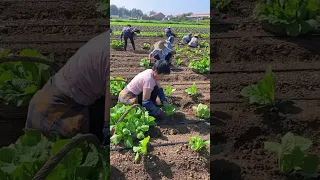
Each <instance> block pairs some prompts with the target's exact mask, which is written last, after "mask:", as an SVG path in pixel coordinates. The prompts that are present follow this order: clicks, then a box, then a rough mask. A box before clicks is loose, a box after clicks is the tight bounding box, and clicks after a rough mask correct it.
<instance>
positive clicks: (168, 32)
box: [164, 28, 172, 35]
mask: <svg viewBox="0 0 320 180" xmlns="http://www.w3.org/2000/svg"><path fill="white" fill-rule="evenodd" d="M164 33H165V34H166V35H172V31H171V29H169V28H166V29H165V30H164Z"/></svg>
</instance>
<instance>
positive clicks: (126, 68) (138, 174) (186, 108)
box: [110, 36, 210, 179]
mask: <svg viewBox="0 0 320 180" xmlns="http://www.w3.org/2000/svg"><path fill="white" fill-rule="evenodd" d="M118 38H119V37H117V36H112V39H115V40H117V39H118ZM159 40H163V38H159V37H152V38H151V37H148V38H147V37H138V38H137V40H136V41H135V44H136V49H137V51H136V52H133V51H132V47H131V43H130V41H129V42H128V51H127V52H124V51H115V50H112V51H111V76H114V77H117V76H121V77H123V78H125V79H127V80H131V79H132V78H133V77H134V76H135V75H137V74H138V73H139V72H141V71H143V70H144V69H145V68H144V67H140V66H139V62H140V60H141V59H143V58H147V57H148V53H149V52H150V51H148V50H143V49H142V45H143V43H151V45H153V43H155V42H157V41H159ZM204 40H206V41H207V42H208V39H204ZM177 41H179V40H178V39H176V41H175V42H177ZM180 47H181V48H182V46H180ZM199 57H201V56H199ZM180 58H181V59H182V61H183V62H184V65H181V66H179V67H176V68H172V72H171V74H170V75H169V76H168V77H166V78H165V79H164V80H163V81H162V86H163V87H166V86H167V85H171V86H173V88H175V89H176V91H174V92H172V95H171V96H172V97H169V102H171V103H172V104H173V105H175V106H176V107H179V108H180V109H179V111H177V112H176V113H175V114H174V115H173V116H172V117H171V119H170V120H168V121H167V122H157V123H159V124H158V125H157V126H155V127H153V128H151V129H150V130H149V132H148V134H149V135H150V136H151V139H150V142H149V143H150V144H152V145H156V146H157V147H150V148H149V149H148V155H147V156H144V157H143V159H142V161H141V162H140V163H135V162H134V156H135V154H134V153H133V152H132V151H127V150H123V151H112V152H111V154H110V163H111V177H112V179H118V178H117V177H116V176H117V174H118V173H121V174H122V177H125V178H127V179H209V177H210V176H209V168H210V164H209V153H197V152H195V151H193V150H191V149H190V147H189V146H188V142H189V138H190V137H192V136H199V137H201V138H202V139H203V140H209V139H210V124H209V122H208V121H206V120H199V118H197V117H196V116H195V111H194V110H193V109H192V106H196V105H198V104H199V103H203V104H207V105H209V100H210V96H209V89H210V84H209V83H210V81H209V77H208V75H205V74H197V73H195V72H193V71H192V70H191V69H190V68H188V64H189V61H190V60H189V58H188V56H187V55H181V57H180ZM194 58H195V59H196V56H195V57H194ZM174 61H175V60H174ZM173 64H174V63H173ZM194 82H195V83H196V87H197V92H198V93H201V94H202V96H199V98H198V99H194V98H191V97H189V96H188V95H187V93H186V92H185V89H187V88H190V87H191V86H192V84H193V83H194ZM181 122H184V123H190V124H181ZM179 123H180V124H179ZM160 124H161V125H160ZM180 142H182V143H183V142H185V143H186V144H174V143H180ZM170 143H173V144H170ZM116 147H117V146H112V148H116ZM207 149H209V146H208V147H207ZM120 179H121V178H120Z"/></svg>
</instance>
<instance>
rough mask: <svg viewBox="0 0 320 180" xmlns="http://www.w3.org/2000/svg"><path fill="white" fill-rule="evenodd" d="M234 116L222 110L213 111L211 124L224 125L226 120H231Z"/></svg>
mask: <svg viewBox="0 0 320 180" xmlns="http://www.w3.org/2000/svg"><path fill="white" fill-rule="evenodd" d="M231 119H232V116H231V115H230V114H228V113H225V112H222V111H213V112H212V111H211V116H210V124H211V125H215V126H224V125H225V124H226V123H225V121H228V120H231Z"/></svg>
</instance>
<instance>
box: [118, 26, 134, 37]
mask: <svg viewBox="0 0 320 180" xmlns="http://www.w3.org/2000/svg"><path fill="white" fill-rule="evenodd" d="M124 36H128V37H130V36H134V32H133V29H132V28H131V27H128V26H126V27H124V28H123V29H122V33H121V37H120V39H122V37H124Z"/></svg>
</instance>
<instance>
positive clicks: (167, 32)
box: [164, 26, 176, 38]
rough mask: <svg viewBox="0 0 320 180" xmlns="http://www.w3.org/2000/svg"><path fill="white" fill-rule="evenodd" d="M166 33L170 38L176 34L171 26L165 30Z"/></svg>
mask: <svg viewBox="0 0 320 180" xmlns="http://www.w3.org/2000/svg"><path fill="white" fill-rule="evenodd" d="M164 34H165V35H166V37H167V38H169V37H170V36H174V37H175V36H176V35H175V34H174V33H173V32H172V30H171V27H170V26H168V27H167V28H166V29H165V30H164Z"/></svg>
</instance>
